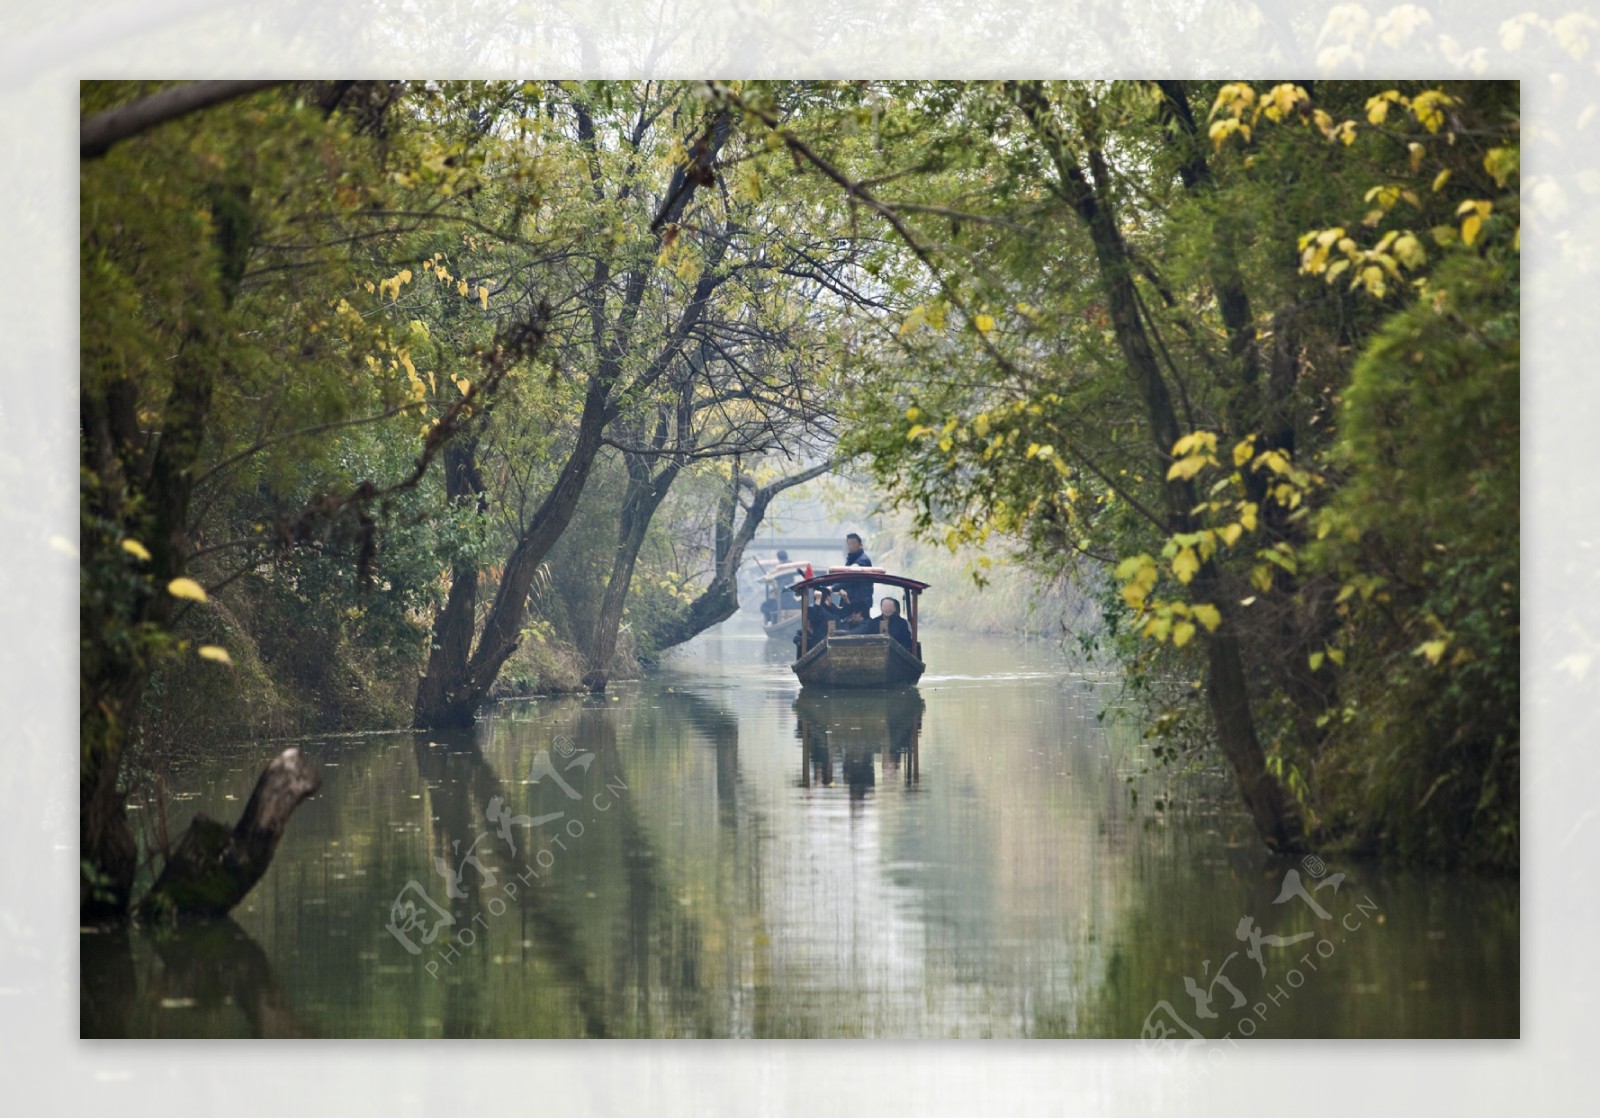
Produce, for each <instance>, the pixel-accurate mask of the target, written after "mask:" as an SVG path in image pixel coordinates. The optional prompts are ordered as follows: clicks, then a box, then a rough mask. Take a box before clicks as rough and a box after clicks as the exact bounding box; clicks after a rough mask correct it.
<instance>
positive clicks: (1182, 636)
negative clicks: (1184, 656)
mask: <svg viewBox="0 0 1600 1119" xmlns="http://www.w3.org/2000/svg"><path fill="white" fill-rule="evenodd" d="M1193 636H1194V623H1193V622H1179V623H1178V624H1177V625H1175V626H1173V627H1172V643H1173V644H1174V645H1176V646H1178V647H1179V648H1182V647H1183V646H1185V645H1187V644H1188V643H1189V638H1191V637H1193Z"/></svg>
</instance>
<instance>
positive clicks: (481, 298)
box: [478, 285, 489, 311]
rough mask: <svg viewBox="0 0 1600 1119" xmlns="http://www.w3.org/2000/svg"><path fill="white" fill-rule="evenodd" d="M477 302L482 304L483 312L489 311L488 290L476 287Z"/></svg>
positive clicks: (480, 286)
mask: <svg viewBox="0 0 1600 1119" xmlns="http://www.w3.org/2000/svg"><path fill="white" fill-rule="evenodd" d="M478 302H479V303H482V304H483V309H484V310H485V311H487V310H488V309H489V289H488V288H486V287H483V286H482V285H479V287H478Z"/></svg>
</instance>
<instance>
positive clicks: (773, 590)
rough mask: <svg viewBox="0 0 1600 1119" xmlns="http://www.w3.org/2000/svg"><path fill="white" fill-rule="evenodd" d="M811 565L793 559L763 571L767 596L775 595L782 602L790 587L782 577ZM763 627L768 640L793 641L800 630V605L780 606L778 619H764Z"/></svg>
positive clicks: (762, 577) (801, 570)
mask: <svg viewBox="0 0 1600 1119" xmlns="http://www.w3.org/2000/svg"><path fill="white" fill-rule="evenodd" d="M809 566H810V564H807V563H797V562H793V561H791V562H788V563H780V564H777V565H775V566H774V567H773V568H772V569H771V570H768V571H764V572H762V575H761V582H762V583H763V584H764V586H765V588H766V597H769V598H772V597H775V598H777V600H778V601H779V603H782V601H783V599H784V597H785V595H786V592H787V591H789V590H790V587H789V586H788V585H786V584H784V583H780V582H779V580H780V578H781V577H782V576H785V575H788V574H791V573H792V572H797V571H798V572H803V571H805V569H806V568H807V567H809ZM790 601H791V602H793V601H794V600H793V599H792V598H791V599H790ZM761 628H762V630H763V631H764V632H765V633H766V635H767V638H768V640H772V641H793V640H794V635H795V634H797V633H799V632H800V608H799V607H798V606H795V607H794V608H793V609H782V608H781V607H780V609H779V610H778V617H777V619H776V620H775V621H772V622H766V621H763V622H762V623H761Z"/></svg>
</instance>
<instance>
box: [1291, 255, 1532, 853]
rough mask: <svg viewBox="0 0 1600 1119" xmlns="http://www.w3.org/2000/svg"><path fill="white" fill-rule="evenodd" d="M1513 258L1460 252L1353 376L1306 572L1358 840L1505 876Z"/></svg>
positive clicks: (1333, 761) (1339, 779)
mask: <svg viewBox="0 0 1600 1119" xmlns="http://www.w3.org/2000/svg"><path fill="white" fill-rule="evenodd" d="M1516 281H1517V258H1516V254H1515V253H1509V252H1508V253H1500V254H1480V253H1476V252H1458V253H1453V254H1451V255H1450V256H1449V258H1448V259H1447V260H1446V262H1445V263H1444V264H1442V265H1441V266H1440V267H1439V269H1438V270H1437V271H1436V272H1435V273H1434V274H1433V276H1432V278H1431V280H1430V284H1429V291H1430V293H1431V294H1430V295H1429V296H1428V297H1427V298H1425V299H1424V300H1422V301H1419V302H1418V303H1417V304H1415V305H1414V306H1412V307H1411V308H1410V309H1408V310H1407V311H1405V312H1403V313H1401V314H1399V315H1396V316H1395V317H1394V318H1393V319H1392V320H1391V321H1390V322H1389V323H1387V324H1386V325H1385V327H1384V328H1383V330H1382V331H1381V332H1380V333H1379V334H1378V336H1377V337H1376V338H1374V339H1373V341H1372V343H1371V345H1370V346H1369V347H1368V348H1367V350H1366V352H1365V353H1364V354H1363V356H1362V359H1361V360H1360V361H1359V362H1358V363H1357V364H1356V367H1355V370H1354V373H1353V377H1352V381H1351V385H1350V388H1349V390H1348V393H1347V404H1346V412H1345V427H1344V431H1345V435H1344V439H1343V442H1342V445H1341V448H1340V451H1341V457H1340V463H1341V466H1342V467H1343V468H1344V469H1345V470H1347V471H1348V472H1349V476H1350V482H1349V484H1348V485H1347V486H1346V487H1345V488H1344V489H1343V491H1342V492H1341V493H1340V494H1339V496H1338V498H1337V499H1336V500H1335V501H1334V502H1333V503H1332V504H1331V505H1330V507H1329V510H1328V515H1329V519H1330V521H1331V522H1332V523H1333V525H1334V526H1336V527H1337V528H1338V530H1339V531H1336V532H1333V533H1330V535H1329V536H1328V538H1327V540H1326V541H1325V542H1324V544H1323V547H1322V550H1321V554H1320V555H1319V557H1318V559H1319V561H1320V562H1321V563H1322V564H1323V565H1324V566H1325V567H1327V568H1328V569H1329V570H1331V571H1335V572H1337V573H1339V574H1340V575H1341V576H1342V577H1343V578H1345V579H1346V580H1347V584H1346V585H1349V586H1357V585H1359V584H1357V583H1356V580H1357V579H1359V578H1361V577H1362V576H1363V575H1364V576H1366V577H1367V578H1368V579H1373V578H1378V579H1381V580H1382V585H1383V586H1384V587H1385V588H1386V590H1385V591H1384V592H1383V593H1381V594H1379V595H1373V596H1371V597H1370V598H1367V597H1363V596H1362V595H1360V594H1359V593H1358V594H1353V595H1347V596H1346V597H1345V602H1344V603H1342V604H1341V609H1343V610H1345V621H1344V626H1343V629H1344V633H1345V635H1346V636H1345V637H1343V638H1342V640H1343V641H1344V642H1345V643H1347V644H1349V645H1350V646H1351V647H1352V648H1353V649H1354V650H1355V651H1356V653H1357V654H1358V655H1356V656H1354V657H1353V658H1352V660H1351V663H1350V664H1349V666H1348V667H1347V669H1346V673H1345V679H1344V680H1343V681H1342V686H1341V691H1340V700H1339V706H1338V707H1337V708H1336V709H1335V711H1334V712H1332V713H1331V716H1330V719H1329V735H1328V741H1327V742H1326V744H1325V746H1324V749H1323V761H1322V763H1321V768H1322V772H1323V780H1324V782H1325V783H1326V784H1327V785H1328V786H1329V792H1330V796H1331V797H1332V799H1333V802H1334V805H1335V810H1336V811H1337V812H1339V813H1341V814H1343V816H1344V817H1345V818H1346V819H1348V820H1349V821H1351V823H1352V825H1353V826H1354V827H1355V828H1356V829H1358V831H1359V833H1360V834H1361V835H1362V837H1363V838H1364V839H1365V840H1367V841H1368V842H1379V841H1384V842H1385V845H1387V844H1389V843H1392V844H1393V845H1395V846H1397V847H1398V849H1399V850H1400V851H1401V852H1402V853H1404V854H1407V855H1410V856H1412V857H1417V858H1428V859H1436V860H1445V861H1453V860H1456V859H1465V860H1467V861H1471V862H1477V863H1484V864H1490V865H1494V866H1501V867H1514V866H1515V865H1516V864H1517V853H1518V840H1519V835H1520V829H1519V825H1518V819H1519V817H1518V798H1519V790H1520V784H1519V780H1518V773H1519V762H1520V756H1519V728H1520V720H1519V714H1518V708H1519V698H1520V691H1519V672H1520V664H1521V662H1520V655H1519V638H1520V622H1519V592H1518V584H1519V564H1518V551H1519V544H1520V540H1521V534H1520V532H1519V530H1518V525H1519V493H1518V485H1519V480H1520V475H1519V472H1518V469H1517V457H1518V449H1519V434H1520V423H1519V387H1520V378H1519V375H1518V369H1519V356H1520V346H1519V336H1520V335H1519V328H1520V323H1519V313H1518V298H1517V290H1518V289H1517V282H1516Z"/></svg>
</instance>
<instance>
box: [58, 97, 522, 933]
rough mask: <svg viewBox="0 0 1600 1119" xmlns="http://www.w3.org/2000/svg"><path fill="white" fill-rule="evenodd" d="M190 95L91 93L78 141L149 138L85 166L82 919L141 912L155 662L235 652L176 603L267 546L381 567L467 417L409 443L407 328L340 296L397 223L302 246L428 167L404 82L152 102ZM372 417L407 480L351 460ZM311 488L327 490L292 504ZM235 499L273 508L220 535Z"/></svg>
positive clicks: (463, 409) (518, 336)
mask: <svg viewBox="0 0 1600 1119" xmlns="http://www.w3.org/2000/svg"><path fill="white" fill-rule="evenodd" d="M186 88H187V87H182V86H180V87H175V89H174V90H171V91H164V92H159V93H156V94H153V95H151V96H150V98H149V99H148V100H146V99H143V98H141V97H140V96H139V94H140V93H142V92H143V90H142V87H135V86H130V85H128V84H118V83H109V84H108V83H91V84H86V85H85V87H84V95H83V96H84V106H85V109H86V110H87V111H89V112H90V113H91V114H92V115H91V117H90V120H89V123H88V124H86V132H90V133H92V132H93V131H94V129H93V128H91V127H90V125H92V124H94V122H96V121H104V120H106V119H108V118H107V116H105V115H104V114H112V118H113V119H123V120H126V119H127V118H128V117H129V116H132V117H135V118H139V127H138V128H123V129H122V130H121V131H120V132H115V136H113V137H111V138H117V137H120V138H121V142H118V143H116V144H115V145H114V146H111V145H110V142H109V139H108V138H107V137H105V136H103V137H101V140H100V142H98V143H97V144H96V145H94V151H95V153H98V154H97V158H94V159H92V160H89V161H86V162H85V163H84V165H83V169H82V216H83V220H82V234H81V246H82V248H81V267H82V317H83V322H82V354H81V358H82V360H81V365H82V395H81V427H80V432H81V442H80V463H81V478H82V489H81V508H82V534H81V539H82V545H81V555H82V575H81V596H80V625H81V629H82V659H81V664H80V733H81V738H82V741H81V759H80V763H81V764H80V814H81V819H80V824H81V833H80V847H81V855H82V860H83V874H82V878H81V882H80V901H81V905H82V909H83V912H84V914H85V916H86V917H88V918H93V917H97V916H104V915H114V914H118V913H121V912H124V911H125V910H126V908H127V906H128V904H129V901H130V897H129V895H130V891H131V887H132V883H133V880H134V876H135V873H136V870H137V860H138V848H137V843H136V841H135V839H134V836H133V834H132V832H131V830H130V829H129V827H128V823H127V818H126V815H125V811H124V808H123V796H124V792H125V790H124V788H123V787H122V775H123V774H122V766H123V761H124V757H125V753H126V749H127V747H128V744H129V740H130V734H131V732H132V728H133V727H134V725H135V724H136V722H137V720H138V718H139V714H140V710H141V706H142V703H143V700H144V695H145V690H146V687H147V684H148V682H149V679H150V674H151V672H152V671H153V670H154V669H155V668H156V667H157V666H158V665H163V664H170V663H172V662H173V661H174V659H175V658H180V657H195V656H196V655H198V657H199V658H201V659H202V660H203V661H204V662H206V663H208V664H221V665H223V666H225V665H227V664H228V663H229V662H230V659H231V658H230V656H229V653H228V651H227V649H226V647H225V646H224V645H201V646H199V647H198V648H196V646H195V643H194V642H192V641H191V640H189V639H188V638H186V637H184V636H182V635H181V634H180V633H179V627H180V626H181V625H182V624H183V622H184V619H185V615H186V613H188V612H192V611H195V610H202V609H210V608H211V607H210V605H208V604H209V602H210V593H208V590H207V588H206V587H205V586H204V585H203V584H202V582H201V581H200V579H199V578H196V577H195V576H197V575H198V576H200V578H204V579H206V580H207V581H209V582H210V583H211V587H210V592H211V593H215V592H216V590H217V589H218V588H219V587H220V586H225V585H227V584H228V583H230V582H231V581H233V580H234V579H237V578H239V577H240V576H242V575H243V574H245V573H247V572H249V571H252V570H254V569H255V568H256V567H258V566H259V565H261V564H262V563H264V562H267V561H268V560H269V559H270V558H271V557H272V556H274V555H282V554H286V553H287V552H289V551H292V550H293V549H295V548H299V547H303V546H306V545H308V544H315V543H316V542H317V541H319V540H326V539H328V537H329V535H330V533H334V532H335V531H337V532H340V533H344V532H345V529H346V528H350V529H353V531H352V532H349V533H347V535H348V536H349V537H350V538H351V540H352V542H353V543H355V545H356V547H358V548H360V549H362V554H363V555H364V556H367V557H370V547H371V543H372V539H373V533H374V531H375V529H376V524H375V519H374V517H373V516H372V515H371V512H370V511H372V510H374V509H375V507H377V506H379V505H381V503H382V502H383V500H384V498H385V496H386V495H389V494H393V493H396V492H398V491H400V490H402V489H405V488H409V487H412V486H415V485H416V484H417V483H418V482H419V481H420V479H421V478H422V477H423V475H424V474H425V472H426V469H427V466H428V463H429V462H430V461H431V459H432V458H433V457H434V456H435V455H436V454H437V452H438V450H439V449H440V447H442V446H443V445H444V444H445V442H447V441H448V439H449V437H450V436H451V434H453V433H454V431H455V430H456V428H457V427H458V426H459V424H460V422H461V421H462V419H463V418H464V417H465V416H466V415H468V414H469V413H470V412H471V410H472V407H473V402H472V400H471V398H470V397H463V398H462V399H461V400H459V401H457V402H456V403H455V404H453V405H451V406H449V407H447V408H444V409H442V410H441V411H440V414H438V415H437V416H436V417H435V419H434V421H433V422H432V423H430V424H429V425H427V427H426V429H425V431H424V432H422V433H421V434H420V437H419V433H418V432H417V429H416V427H415V426H413V425H414V423H415V418H416V417H417V416H418V415H420V408H419V407H417V406H416V402H415V401H413V400H409V399H407V395H408V394H403V391H402V387H401V386H402V385H403V384H404V382H403V381H398V380H397V379H396V378H394V377H393V376H392V375H391V371H390V370H388V369H385V368H384V367H383V366H382V364H381V363H379V362H378V361H377V360H376V358H375V357H374V353H375V352H387V351H389V350H391V349H393V350H395V352H402V351H403V346H401V345H400V343H401V339H400V338H397V337H396V336H394V335H393V334H392V333H391V332H390V331H389V330H388V329H387V327H386V325H385V324H384V323H383V322H382V321H381V320H375V319H368V318H366V317H364V316H362V315H361V314H360V312H359V311H357V310H356V309H355V307H354V306H353V305H352V303H351V302H350V298H347V296H348V297H351V298H359V297H358V296H357V292H358V290H359V285H360V283H361V282H362V279H363V277H362V275H361V265H362V261H360V260H359V259H358V258H356V257H355V256H354V255H353V254H352V251H351V247H352V245H355V244H358V243H359V244H366V245H377V244H379V243H385V244H389V245H393V244H394V242H395V241H396V239H397V238H398V237H400V236H401V235H402V234H401V232H400V231H397V230H396V229H395V228H394V227H392V226H389V225H383V224H380V225H379V226H378V227H377V229H376V230H373V229H371V228H370V227H369V230H368V234H367V236H366V237H365V238H347V237H328V238H321V237H314V236H313V237H308V236H306V235H305V233H304V231H305V230H306V229H307V228H308V226H312V225H315V224H318V223H319V222H320V221H321V219H322V217H323V216H326V215H328V214H330V213H337V212H349V211H353V210H356V209H358V208H363V209H365V210H366V211H382V212H387V211H388V210H389V209H392V207H388V206H385V199H386V197H387V192H389V191H390V190H391V189H392V188H393V184H394V182H395V179H396V178H397V177H404V176H406V175H416V174H421V173H423V172H424V171H426V170H427V169H426V168H423V167H421V166H419V165H420V164H422V163H424V162H425V160H426V156H427V153H426V151H421V152H419V150H418V149H419V144H418V143H417V142H416V141H417V134H416V133H414V132H408V131H407V128H408V125H409V124H410V123H411V122H412V119H413V118H409V117H407V116H406V115H405V114H403V113H400V112H398V111H396V108H395V107H396V104H397V101H398V98H399V97H400V95H401V90H400V87H398V86H396V85H395V84H393V83H334V84H333V85H331V86H309V87H301V86H282V87H280V88H275V89H271V90H264V91H259V92H255V93H253V94H249V95H248V96H244V95H240V96H236V97H234V98H233V99H231V100H227V101H226V102H225V103H221V104H216V105H215V107H213V108H210V109H206V110H204V111H203V112H201V111H195V112H193V113H191V114H190V115H185V116H182V117H181V119H175V118H173V117H172V116H170V115H167V116H163V115H162V114H160V113H151V112H149V111H148V109H149V106H150V104H151V103H156V104H157V107H159V106H160V105H161V104H169V105H170V103H171V101H172V98H173V97H174V96H177V95H178V94H181V93H182V91H183V90H184V89H186ZM233 92H234V93H237V94H243V92H244V91H241V90H234V91H233ZM179 100H181V97H180V98H179ZM189 108H191V109H193V108H194V106H193V105H190V106H189ZM141 112H142V113H143V116H142V117H141V116H140V114H141ZM92 154H93V153H92ZM408 168H409V170H408ZM454 177H455V172H454V171H453V170H451V169H441V171H440V172H439V173H438V174H437V175H436V176H434V177H433V179H432V180H431V185H427V186H425V187H424V190H425V191H426V192H427V193H429V194H431V195H433V196H434V202H435V204H436V205H438V206H440V207H445V208H447V206H448V198H449V194H450V190H451V181H452V179H453V178H454ZM367 282H368V283H370V281H367ZM369 290H372V289H369ZM500 341H501V343H502V344H501V345H499V346H498V347H496V348H493V349H491V350H489V351H487V352H486V353H485V354H484V360H485V362H486V364H485V366H484V369H483V374H482V376H481V377H480V380H481V385H480V388H481V389H482V390H483V392H484V394H485V395H487V393H488V391H489V390H491V389H492V387H493V385H494V384H495V383H497V382H498V380H499V379H501V378H503V377H504V376H505V374H506V372H507V369H508V368H509V366H510V365H512V364H515V363H516V362H517V361H518V360H521V359H522V358H523V357H525V356H526V353H527V351H528V350H529V349H530V347H531V346H533V345H535V344H536V343H537V332H536V331H535V332H528V331H525V330H522V329H520V328H518V329H512V330H509V331H507V332H505V333H504V334H503V336H502V338H501V339H500ZM363 358H365V363H364V361H363ZM358 371H364V372H358ZM408 413H409V417H410V418H407V414H408ZM375 425H388V426H389V427H390V428H391V429H392V430H394V431H395V440H396V446H401V447H408V448H409V450H410V453H409V455H408V456H405V458H403V459H402V461H405V459H407V458H408V459H409V460H410V461H408V462H405V465H404V466H402V467H401V468H400V476H399V477H394V478H389V479H373V478H370V477H369V478H357V477H351V476H350V475H349V473H348V472H347V471H341V470H340V469H339V468H338V465H339V464H338V456H337V451H338V443H337V441H336V440H335V439H329V438H327V436H329V435H330V434H332V433H337V432H341V431H346V430H350V429H354V428H361V427H371V426H375ZM313 477H319V478H320V479H321V480H322V482H323V483H325V485H326V488H324V489H322V490H321V492H320V493H317V494H315V495H314V496H313V497H312V499H311V500H300V499H299V497H300V496H302V495H303V487H302V486H301V483H302V482H304V481H305V480H307V479H310V478H313ZM246 487H253V489H254V491H255V492H256V493H257V494H258V495H260V496H262V497H263V498H264V500H262V501H259V502H258V503H257V504H256V508H255V512H256V514H257V518H258V519H257V520H256V522H255V523H254V524H253V525H252V526H251V527H250V528H249V530H248V532H247V534H246V537H247V538H245V539H240V540H237V541H230V540H229V539H228V534H226V533H223V532H219V531H218V529H219V526H220V521H219V520H218V519H217V514H218V513H219V511H223V510H228V509H231V508H233V507H234V503H233V502H232V500H231V497H232V496H236V495H237V494H239V493H240V492H242V490H243V489H244V488H246ZM297 490H298V491H300V493H299V494H297ZM202 555H204V557H205V560H204V562H203V563H201V564H200V566H199V567H196V566H195V563H196V561H197V560H198V559H200V558H201V557H202ZM229 562H231V563H232V571H231V572H229V571H228V570H227V567H228V565H229ZM216 670H217V671H223V669H222V668H218V669H216Z"/></svg>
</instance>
